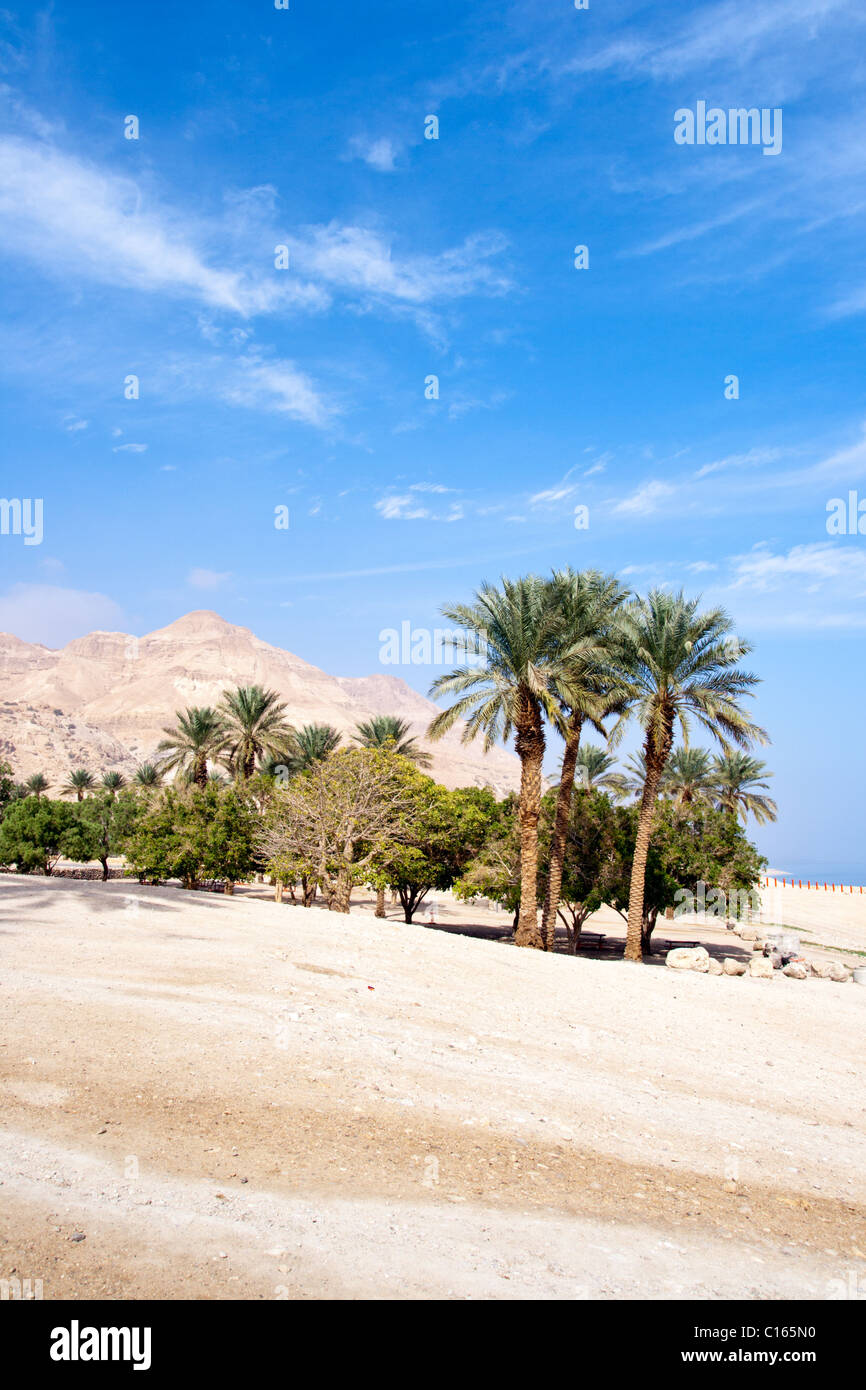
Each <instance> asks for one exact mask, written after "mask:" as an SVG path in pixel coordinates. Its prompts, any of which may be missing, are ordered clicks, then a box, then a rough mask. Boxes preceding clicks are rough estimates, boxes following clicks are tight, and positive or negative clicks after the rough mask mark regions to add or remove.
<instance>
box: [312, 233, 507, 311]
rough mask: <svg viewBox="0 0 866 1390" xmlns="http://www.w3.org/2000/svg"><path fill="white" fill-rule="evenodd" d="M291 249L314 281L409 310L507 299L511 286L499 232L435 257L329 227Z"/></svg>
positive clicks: (382, 239) (376, 235)
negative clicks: (477, 298) (469, 298)
mask: <svg viewBox="0 0 866 1390" xmlns="http://www.w3.org/2000/svg"><path fill="white" fill-rule="evenodd" d="M290 245H291V247H292V254H293V257H294V263H295V264H296V265H297V267H298V269H299V270H300V271H302V272H303V273H304V274H305V275H308V276H310V277H311V278H312V279H315V280H322V281H324V282H325V283H326V284H328V285H329V286H331V287H333V288H340V289H343V290H351V291H352V292H354V293H356V294H366V295H371V296H375V297H378V298H381V299H384V300H393V301H397V302H400V303H404V304H407V305H422V304H432V303H435V302H436V301H438V300H449V299H458V298H460V297H462V296H464V295H470V294H504V293H505V292H506V291H507V290H509V289H510V288H511V285H512V282H511V279H510V277H509V276H508V274H507V273H506V272H505V271H504V270H503V269H501V268H500V267H499V266H498V264H497V262H498V260H499V258H500V257H501V256H502V254H503V252H504V251H505V250H506V247H507V241H506V238H505V237H504V236H503V235H502V234H501V233H499V232H486V233H477V234H476V235H474V236H470V237H467V238H466V240H465V241H464V242H463V243H462V244H461V245H460V246H456V247H452V248H451V249H449V250H447V251H442V252H440V253H439V254H438V255H435V256H403V257H400V256H399V255H395V254H394V252H393V250H392V247H391V244H390V242H389V241H388V240H387V239H386V238H385V237H384V236H383V235H381V234H380V233H379V232H377V231H374V230H372V229H370V228H367V227H353V226H343V225H341V224H340V223H337V222H331V223H329V224H328V225H327V226H313V227H307V228H304V229H303V230H302V233H301V235H300V236H299V237H294V238H292V240H291V242H290Z"/></svg>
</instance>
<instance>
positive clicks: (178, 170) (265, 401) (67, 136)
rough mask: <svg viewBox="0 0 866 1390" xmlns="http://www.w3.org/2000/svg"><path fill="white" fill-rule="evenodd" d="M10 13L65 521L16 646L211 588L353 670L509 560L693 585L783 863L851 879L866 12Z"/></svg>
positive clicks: (232, 607) (0, 98)
mask: <svg viewBox="0 0 866 1390" xmlns="http://www.w3.org/2000/svg"><path fill="white" fill-rule="evenodd" d="M2 33H3V37H2V42H0V246H2V250H0V290H2V302H3V304H4V306H5V312H4V314H3V316H2V325H0V349H2V351H0V362H2V366H0V397H2V399H0V406H2V414H3V420H4V423H5V426H6V428H5V429H4V440H3V445H2V447H3V454H4V459H3V462H4V482H3V492H4V495H6V496H9V497H22V498H24V497H41V498H43V499H44V539H43V542H42V544H41V545H38V546H35V545H34V546H25V545H24V543H23V538H22V537H19V536H11V535H10V536H0V563H2V577H0V629H3V630H6V631H11V632H14V633H16V634H18V635H19V636H22V637H24V638H26V639H28V640H36V641H43V642H45V643H47V644H48V645H52V646H55V645H60V644H62V643H63V642H65V641H67V640H69V639H70V638H72V637H74V636H77V635H80V634H81V633H83V632H87V631H90V630H91V629H93V628H109V629H122V630H125V631H134V632H138V633H142V632H146V631H149V630H152V629H153V628H156V627H159V626H163V625H165V624H166V623H168V622H170V621H172V620H173V619H174V618H176V617H178V616H179V615H180V614H182V613H184V612H187V611H189V610H190V609H192V608H214V609H216V610H217V611H219V612H220V613H222V614H223V616H225V617H226V618H228V619H230V620H231V621H234V622H238V623H243V624H245V625H246V626H249V627H251V628H253V630H254V631H255V632H256V633H257V634H258V635H260V636H262V637H263V638H265V639H267V640H269V641H272V642H275V643H278V644H279V645H281V646H285V647H288V648H290V649H291V650H293V651H295V652H297V653H298V654H299V655H301V656H302V657H304V658H305V659H307V660H309V661H312V662H314V663H316V664H317V665H320V666H322V667H324V668H325V669H326V670H328V671H330V672H332V673H334V674H341V675H362V674H367V673H369V672H372V671H376V670H381V669H382V667H381V666H380V663H379V651H380V641H379V634H380V632H381V631H382V630H383V629H384V628H389V627H399V625H400V623H401V622H403V621H409V622H411V623H412V624H413V626H416V627H433V626H435V625H436V615H437V610H438V608H439V606H440V605H441V604H442V603H443V602H445V601H447V600H454V599H462V598H465V597H468V596H469V595H470V594H471V591H472V590H473V588H474V587H475V586H476V585H477V584H478V582H479V581H480V580H481V579H483V578H495V577H496V576H497V575H498V574H500V573H510V574H515V573H519V572H521V571H525V570H530V569H535V570H542V571H544V570H547V569H549V568H550V567H551V566H553V565H561V564H572V565H575V566H581V565H584V564H586V565H593V566H600V567H602V568H604V569H608V570H616V571H617V572H619V573H620V574H621V575H622V576H623V577H625V578H627V579H628V580H629V581H630V582H631V583H632V584H633V585H634V586H635V587H636V588H639V589H646V588H647V587H649V586H650V585H652V584H654V583H667V584H671V585H674V586H675V587H680V586H684V587H685V588H686V589H687V590H688V591H689V592H701V593H703V594H704V595H705V597H706V599H707V601H708V602H721V603H724V604H725V606H726V607H728V608H729V610H730V611H731V613H732V614H733V616H734V618H735V620H736V626H737V629H738V631H740V632H741V633H742V634H743V635H745V636H748V637H749V638H751V639H752V640H753V641H754V643H755V646H756V651H755V653H754V656H753V658H752V663H751V664H752V666H753V668H754V669H755V670H756V671H757V672H758V673H759V674H760V675H761V676H762V677H763V685H762V687H761V690H760V695H759V699H758V702H757V711H756V712H757V716H758V718H759V719H760V721H761V722H762V723H763V724H765V725H766V726H767V728H768V729H769V731H770V733H771V735H772V737H773V746H772V748H771V749H769V750H768V753H767V758H768V761H769V763H770V766H771V767H773V768H774V770H775V773H776V776H775V780H774V793H775V795H776V797H777V799H778V800H779V802H780V805H781V807H782V815H781V817H780V821H779V823H778V825H777V826H775V827H772V828H770V829H768V830H766V831H763V832H760V833H759V835H758V839H759V842H760V843H761V845H762V847H763V848H764V850H765V852H767V853H768V854H769V855H770V857H771V859H772V860H773V862H774V863H775V864H776V865H778V866H779V867H781V868H790V869H792V870H794V871H796V870H797V869H798V868H799V866H800V865H806V864H808V865H809V866H810V868H811V871H812V872H815V871H817V868H818V866H826V868H827V872H832V869H833V865H838V866H839V868H840V870H841V869H842V868H843V867H845V868H846V869H848V870H849V871H853V868H854V866H859V868H860V872H861V874H864V875H866V855H864V853H863V851H862V849H861V839H862V830H861V818H860V816H859V815H858V814H857V809H859V794H860V788H861V787H862V785H863V780H864V779H863V774H864V755H863V738H862V734H861V728H862V720H861V716H860V704H861V701H860V699H859V688H860V685H861V682H862V680H863V674H864V673H863V664H864V663H863V656H862V651H863V639H864V633H866V605H864V593H866V558H864V544H866V541H864V538H863V537H862V536H859V535H856V534H855V535H845V536H831V535H829V534H828V532H827V528H826V520H827V511H826V507H827V502H828V500H829V499H831V498H833V497H839V496H844V497H847V494H848V492H849V490H857V489H859V490H860V494H861V495H862V496H863V497H864V499H866V476H864V474H866V468H864V465H866V434H864V426H866V373H864V351H863V334H864V325H866V266H864V262H863V254H862V248H863V244H864V223H866V183H864V178H863V175H864V169H866V129H864V126H866V115H864V111H866V106H864V84H866V64H864V61H863V56H862V55H863V53H864V43H863V40H864V37H866V12H864V11H863V8H862V4H861V3H860V0H785V3H780V2H779V0H748V3H747V2H746V0H743V2H742V3H741V2H740V0H729V3H721V4H715V3H712V4H710V3H707V4H691V5H685V4H681V5H678V6H676V7H673V9H672V8H671V7H669V6H659V5H657V4H644V3H637V2H636V0H608V2H607V3H602V0H590V8H589V10H586V11H577V10H575V9H574V7H573V4H572V3H570V2H569V0H556V2H555V3H551V0H545V3H543V4H542V3H534V0H522V3H520V4H517V5H513V6H510V5H507V4H505V5H503V4H501V3H496V4H492V3H491V4H487V3H484V0H481V3H476V4H473V5H471V6H467V5H466V4H465V3H464V2H461V3H459V4H458V3H451V0H437V3H435V4H433V3H427V2H426V0H424V2H423V3H418V4H413V5H407V4H406V3H405V0H400V3H382V2H381V0H379V2H378V3H372V4H370V5H366V6H358V5H357V4H350V3H348V2H347V0H337V2H336V3H329V4H322V3H316V4H313V3H312V0H291V6H290V9H289V10H288V11H282V10H276V9H275V8H273V6H272V5H271V6H269V5H268V4H267V3H265V0H259V2H258V3H254V2H253V0H245V3H219V0H217V3H209V4H207V5H199V6H183V5H168V4H163V3H160V2H159V0H151V3H149V4H148V5H147V6H139V7H135V6H123V5H116V4H110V3H108V2H107V0H103V2H102V3H96V4H94V3H86V2H84V0H80V2H79V3H77V4H76V5H75V6H55V7H46V8H44V9H38V8H34V7H30V6H28V7H27V8H20V9H18V10H15V9H14V8H13V9H11V10H6V11H5V12H4V16H3V29H2ZM700 100H705V101H706V102H707V103H708V105H709V106H711V107H712V106H717V107H721V108H723V109H727V108H730V107H757V108H769V109H775V108H781V109H782V112H783V147H782V150H781V153H780V154H779V155H778V156H776V157H766V156H764V154H763V152H762V149H761V148H760V147H755V146H752V145H747V146H743V145H728V146H708V145H705V146H697V145H691V146H689V145H679V144H677V143H676V142H675V141H674V138H673V133H674V125H675V122H674V113H675V111H676V110H678V109H680V108H692V109H694V108H695V106H696V103H697V102H698V101H700ZM129 115H135V116H137V117H138V120H139V139H137V140H128V139H126V138H124V122H125V118H126V117H127V116H129ZM429 115H436V116H437V117H438V120H439V139H438V140H428V139H425V119H426V118H427V117H428V116H429ZM576 245H586V246H588V248H589V268H588V269H586V270H577V269H575V267H574V263H573V262H574V248H575V246H576ZM277 246H285V247H287V248H288V252H289V268H288V269H287V270H286V269H277V268H276V267H275V264H274V261H275V248H276V247H277ZM130 374H135V375H136V376H137V377H138V378H139V381H140V396H139V399H137V400H126V399H124V380H125V378H126V377H127V376H128V375H130ZM731 374H735V375H736V376H737V377H738V378H739V398H738V399H736V400H734V399H726V396H725V379H726V378H727V377H728V376H730V375H731ZM431 375H435V376H437V377H438V378H439V398H438V400H437V399H426V398H425V381H426V380H427V378H429V377H430V376H431ZM281 505H282V506H287V507H288V508H289V511H290V525H289V528H288V530H277V529H276V528H275V526H274V514H275V508H276V507H278V506H281ZM577 505H584V506H586V507H588V509H589V527H588V529H586V530H576V529H575V526H574V515H575V514H574V509H575V506H577ZM388 669H389V670H390V671H391V672H392V673H393V674H399V675H402V676H403V677H404V678H405V679H407V680H409V681H410V682H411V683H412V684H413V685H415V686H417V687H418V688H419V689H422V690H426V688H427V686H428V685H429V683H430V680H431V679H432V677H433V676H434V675H436V674H437V671H436V670H433V669H430V668H426V667H417V666H411V665H410V666H405V667H402V668H400V667H397V668H395V667H390V668H388ZM855 808H857V809H855Z"/></svg>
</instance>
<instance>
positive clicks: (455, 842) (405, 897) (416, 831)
mask: <svg viewBox="0 0 866 1390" xmlns="http://www.w3.org/2000/svg"><path fill="white" fill-rule="evenodd" d="M407 787H408V788H409V790H410V791H411V793H412V796H413V799H414V805H413V806H412V808H411V810H410V811H409V813H408V815H407V817H406V829H405V834H404V835H403V836H402V837H401V839H400V841H399V842H398V843H397V844H396V845H394V846H389V847H386V849H385V850H384V851H383V853H382V855H381V858H380V861H379V863H378V865H376V866H375V869H376V871H375V873H374V875H373V879H372V881H373V882H374V883H376V884H377V886H379V885H382V886H383V887H384V886H390V887H391V888H393V889H395V890H396V892H397V894H398V896H399V898H400V902H401V905H402V907H403V918H404V921H406V922H411V921H412V918H413V916H414V914H415V913H416V912H417V910H418V908H419V906H420V905H421V903H422V902H423V901H424V899H425V898H426V896H427V894H428V893H429V892H430V890H431V889H438V890H440V891H444V890H445V889H448V888H450V887H451V886H452V885H453V884H454V882H455V881H456V880H457V879H458V878H459V876H460V875H461V873H462V872H463V870H464V869H465V867H466V866H467V864H468V863H469V862H470V860H471V859H472V858H473V856H474V855H475V854H476V853H477V852H478V850H479V849H480V848H481V846H482V844H483V843H484V841H485V839H486V838H487V835H488V833H489V830H490V828H491V825H492V823H493V822H494V820H495V819H496V818H497V805H496V798H495V796H494V795H493V793H492V791H490V790H489V789H487V788H481V787H460V788H457V789H456V790H454V791H449V790H448V789H447V788H446V787H442V786H439V785H438V783H436V782H434V781H433V779H432V778H430V777H424V776H423V775H422V774H420V773H415V774H414V776H410V777H407Z"/></svg>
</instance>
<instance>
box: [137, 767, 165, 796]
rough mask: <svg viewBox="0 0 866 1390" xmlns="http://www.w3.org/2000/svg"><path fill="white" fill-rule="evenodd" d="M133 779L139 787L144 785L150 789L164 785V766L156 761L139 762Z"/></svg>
mask: <svg viewBox="0 0 866 1390" xmlns="http://www.w3.org/2000/svg"><path fill="white" fill-rule="evenodd" d="M132 780H133V782H134V783H135V785H136V786H137V787H144V788H145V789H146V790H148V791H152V790H154V789H155V788H156V787H161V786H162V768H160V767H157V766H156V764H155V763H139V765H138V767H137V768H136V769H135V772H134V773H133V774H132Z"/></svg>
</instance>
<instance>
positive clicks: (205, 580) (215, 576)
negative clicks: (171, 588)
mask: <svg viewBox="0 0 866 1390" xmlns="http://www.w3.org/2000/svg"><path fill="white" fill-rule="evenodd" d="M227 579H231V571H230V570H226V571H225V572H224V573H220V572H219V571H217V570H206V569H192V570H190V572H189V574H188V575H187V577H186V582H187V584H190V585H191V586H192V588H193V589H218V588H219V587H220V585H221V584H224V583H225V582H226V580H227Z"/></svg>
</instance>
